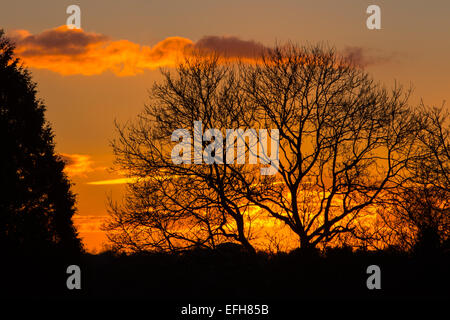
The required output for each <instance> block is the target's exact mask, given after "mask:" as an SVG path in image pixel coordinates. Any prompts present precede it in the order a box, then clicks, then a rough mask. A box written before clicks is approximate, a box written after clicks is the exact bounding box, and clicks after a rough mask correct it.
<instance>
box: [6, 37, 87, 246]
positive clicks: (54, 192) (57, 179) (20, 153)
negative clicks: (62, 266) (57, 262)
mask: <svg viewBox="0 0 450 320" xmlns="http://www.w3.org/2000/svg"><path fill="white" fill-rule="evenodd" d="M45 108H46V107H45V105H44V104H43V103H42V101H41V100H39V99H38V98H37V97H36V84H35V83H34V82H33V81H32V80H31V76H30V74H29V72H28V71H27V70H26V69H25V68H24V67H23V66H21V65H20V61H19V59H18V58H16V57H14V45H13V44H12V43H11V42H10V40H9V39H8V38H7V37H6V36H5V35H4V32H3V30H1V29H0V154H1V157H0V249H3V250H11V251H15V252H17V251H18V250H19V251H32V252H41V251H49V250H54V249H56V250H59V249H61V250H64V252H67V253H69V252H81V251H82V245H81V242H80V239H79V238H78V236H77V233H76V230H75V228H74V226H73V223H72V215H73V214H74V212H75V207H74V205H75V196H74V195H73V194H72V192H71V190H70V182H69V181H68V179H67V177H66V176H65V174H64V173H63V169H64V165H65V164H64V162H63V160H62V159H61V158H60V157H58V156H57V155H56V154H55V151H54V142H53V133H52V129H51V127H50V125H49V123H48V122H47V121H46V119H45V117H44V112H45ZM2 247H3V248H2Z"/></svg>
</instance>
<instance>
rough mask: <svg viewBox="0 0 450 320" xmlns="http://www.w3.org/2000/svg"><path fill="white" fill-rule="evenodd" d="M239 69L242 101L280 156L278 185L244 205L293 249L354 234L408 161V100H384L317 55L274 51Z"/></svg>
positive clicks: (404, 95)
mask: <svg viewBox="0 0 450 320" xmlns="http://www.w3.org/2000/svg"><path fill="white" fill-rule="evenodd" d="M244 69H245V71H244V72H245V77H244V78H245V80H246V85H245V90H246V93H247V95H248V97H249V99H251V103H252V104H254V105H257V106H258V109H257V114H258V115H259V119H260V121H263V122H264V126H266V127H275V128H277V129H279V132H280V150H281V155H280V168H279V172H280V174H279V176H278V177H279V182H278V183H272V184H271V185H270V188H265V189H264V190H261V191H258V190H256V189H253V190H252V191H251V192H248V193H247V198H248V199H249V200H250V201H252V202H253V203H254V204H255V205H257V206H259V207H261V208H263V209H265V210H266V211H267V212H269V213H270V215H271V216H272V217H274V218H276V219H280V220H282V221H283V222H285V223H286V225H288V226H289V227H290V228H291V229H292V231H294V232H295V233H296V234H297V235H298V237H299V246H300V247H303V248H308V247H316V246H317V245H319V244H322V245H326V244H327V243H330V242H331V241H332V240H333V239H334V238H335V237H336V236H338V235H341V234H348V233H355V234H356V233H357V232H358V231H359V230H358V229H359V226H360V224H359V223H358V218H361V217H362V216H364V215H369V214H371V211H370V208H371V207H372V206H373V205H374V202H375V200H376V199H377V198H378V196H379V195H380V194H381V193H382V192H383V191H384V190H385V189H387V188H392V187H394V186H395V185H396V184H398V183H399V181H396V180H397V179H396V178H398V177H399V173H400V172H401V171H402V170H403V169H404V168H405V166H406V163H407V160H408V159H409V149H410V145H411V141H412V138H413V137H412V133H413V132H414V126H413V124H412V122H411V115H410V112H409V108H408V106H407V100H408V96H409V91H407V92H404V90H402V88H400V87H395V88H393V89H392V91H391V92H389V91H388V90H387V89H385V88H383V87H382V86H381V85H379V84H377V83H375V82H374V81H373V80H372V79H371V78H370V77H369V76H368V74H367V73H365V72H364V71H363V70H361V69H359V68H358V67H356V66H355V65H354V64H353V63H352V61H350V60H347V59H345V58H342V57H339V55H337V54H336V53H335V51H334V50H333V49H327V48H324V47H321V46H314V47H303V48H300V47H297V46H295V45H292V44H288V45H286V46H279V47H276V48H275V49H274V50H273V51H269V52H267V53H266V55H265V56H264V57H263V60H262V63H260V64H255V65H251V66H246V67H245V68H244Z"/></svg>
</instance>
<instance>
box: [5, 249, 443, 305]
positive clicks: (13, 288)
mask: <svg viewBox="0 0 450 320" xmlns="http://www.w3.org/2000/svg"><path fill="white" fill-rule="evenodd" d="M2 258H3V257H2ZM11 258H12V257H9V259H8V263H2V265H1V270H0V271H1V272H2V275H3V277H4V279H5V280H6V281H5V280H3V282H2V286H1V289H0V290H1V291H2V293H8V295H9V297H19V298H22V297H29V298H44V299H45V298H56V299H116V300H120V299H145V300H148V301H152V302H155V301H203V302H205V301H231V300H233V299H234V300H233V301H235V300H236V299H247V300H248V299H250V300H258V299H259V300H261V301H281V302H283V301H284V302H286V301H293V300H297V301H303V300H304V299H306V300H308V299H356V300H359V299H390V298H419V299H433V298H438V299H449V298H450V295H449V290H448V288H449V286H450V275H449V273H448V270H450V256H449V254H448V253H447V254H443V253H442V254H433V255H427V256H421V255H413V254H405V253H403V252H398V251H395V250H393V249H390V250H384V251H377V252H367V251H356V252H355V251H352V250H351V249H350V248H333V249H329V250H327V251H325V252H322V253H319V252H318V251H316V250H309V251H305V250H296V251H293V252H291V253H289V254H287V253H279V254H274V255H269V254H266V253H257V254H255V255H250V254H248V253H246V252H245V250H243V249H239V248H237V247H232V248H221V249H217V250H209V249H197V250H190V251H188V252H185V253H180V254H168V253H160V254H156V253H153V254H152V253H141V254H138V253H135V254H131V255H125V254H115V253H113V252H104V253H101V254H98V255H91V254H85V255H83V256H82V257H79V258H78V259H74V258H70V257H67V258H56V257H55V256H53V257H42V256H39V257H37V256H36V257H33V256H29V257H27V258H25V257H24V256H20V257H16V259H15V260H14V259H11ZM2 260H3V259H2ZM3 261H4V260H3ZM71 264H78V265H79V266H80V268H81V276H82V285H81V290H68V289H67V287H66V279H67V277H68V275H67V274H66V268H67V266H68V265H71ZM369 265H378V266H379V267H380V269H381V290H369V289H368V288H367V286H366V280H367V278H368V277H369V275H368V274H367V273H366V270H367V267H368V266H369ZM300 299H301V300H300Z"/></svg>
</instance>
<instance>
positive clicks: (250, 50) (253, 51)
mask: <svg viewBox="0 0 450 320" xmlns="http://www.w3.org/2000/svg"><path fill="white" fill-rule="evenodd" d="M194 47H195V48H198V49H209V50H213V51H216V52H218V53H220V54H223V55H224V56H225V57H242V58H255V57H257V56H260V55H261V53H262V52H263V51H265V50H266V49H267V48H266V47H265V46H264V45H263V44H261V43H260V42H256V41H253V40H241V39H239V38H237V37H225V36H205V37H203V38H201V39H200V40H198V41H197V42H196V43H195V44H194Z"/></svg>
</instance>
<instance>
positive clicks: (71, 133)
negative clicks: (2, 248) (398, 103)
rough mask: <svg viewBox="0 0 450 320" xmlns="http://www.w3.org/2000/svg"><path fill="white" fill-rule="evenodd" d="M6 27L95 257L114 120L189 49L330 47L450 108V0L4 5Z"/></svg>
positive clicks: (112, 187)
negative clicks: (377, 12) (375, 22)
mask: <svg viewBox="0 0 450 320" xmlns="http://www.w3.org/2000/svg"><path fill="white" fill-rule="evenodd" d="M71 4H77V5H79V6H80V8H81V27H82V30H76V31H69V30H68V29H67V28H66V27H65V23H66V19H67V17H68V16H69V15H68V14H67V13H66V8H67V6H69V5H71ZM371 4H376V5H379V6H380V7H381V26H382V29H381V30H368V29H367V28H366V19H367V17H368V14H367V13H366V8H367V7H368V6H369V5H371ZM0 22H1V23H0V28H3V29H4V30H5V31H6V33H7V34H8V36H10V37H11V38H12V39H14V41H15V42H16V44H17V48H16V53H17V55H18V56H19V57H21V58H22V59H23V61H24V63H25V65H27V66H29V68H30V70H31V72H32V75H33V79H34V81H36V82H37V84H38V92H39V93H38V94H39V97H40V98H41V99H43V100H44V101H45V104H46V105H47V114H46V116H47V119H48V120H49V121H50V122H51V125H52V127H53V130H54V133H55V141H56V150H57V152H58V153H59V154H61V155H62V157H63V158H64V159H65V160H66V162H67V164H68V165H67V169H66V172H67V174H68V176H69V177H70V179H71V181H72V182H73V183H74V186H73V191H74V192H75V193H76V194H77V208H78V213H77V215H76V217H75V218H74V221H75V224H76V225H77V227H78V229H79V231H80V235H81V237H82V239H83V241H84V244H85V246H86V248H87V249H88V250H90V251H93V250H101V248H102V243H103V242H104V241H105V240H106V238H105V235H104V233H103V232H101V230H100V229H99V226H100V225H101V223H102V221H103V220H104V218H105V217H107V212H106V202H107V196H108V195H111V196H112V198H113V199H114V200H117V201H120V200H121V197H122V194H123V190H124V183H125V182H126V179H124V177H123V176H121V175H120V174H118V173H113V172H112V171H111V168H112V166H113V163H112V161H113V155H112V149H111V147H110V145H109V143H110V141H111V140H112V139H113V138H114V137H115V130H114V120H117V121H118V122H119V123H124V122H126V121H131V120H133V119H134V118H135V117H136V115H137V114H138V113H139V112H140V111H141V110H142V109H143V107H144V104H145V103H146V102H147V99H148V98H147V96H148V92H147V90H148V89H150V88H151V86H152V84H153V83H154V81H158V79H160V75H159V68H160V67H168V68H170V67H171V66H173V63H174V62H175V61H176V59H177V58H179V57H180V55H182V54H183V52H186V51H185V50H186V49H189V48H192V47H196V46H197V47H209V48H215V49H219V50H223V51H225V52H227V53H228V54H230V55H243V56H248V57H251V56H252V54H253V53H254V52H255V51H257V50H258V49H259V48H262V47H264V46H272V45H273V44H274V43H276V42H284V41H287V40H290V41H293V42H295V43H298V44H306V43H308V42H309V43H316V42H324V43H326V44H329V45H333V46H335V47H336V48H337V49H338V51H339V52H343V53H344V54H351V55H353V56H354V57H355V58H356V59H358V60H359V61H360V63H361V64H362V65H364V66H365V68H366V69H367V70H368V71H369V72H370V73H372V74H373V75H374V77H375V78H376V79H377V80H380V81H382V82H384V83H385V84H386V85H393V84H394V82H395V81H397V82H400V83H402V84H405V85H406V86H408V85H412V86H413V87H414V93H413V96H412V98H411V100H410V101H411V102H412V103H418V102H419V101H420V99H423V100H424V102H425V104H429V105H433V104H434V105H439V106H440V105H442V103H443V101H444V100H447V101H448V100H449V99H450V78H449V75H450V62H449V57H450V41H449V38H448V34H449V30H450V2H449V1H448V0H436V1H433V2H426V1H423V0H408V1H407V0H397V1H379V0H374V1H355V0H339V1H336V0H320V1H317V0H308V1H306V0H281V1H265V0H259V1H253V0H246V1H242V0H241V1H235V0H227V1H223V0H216V1H211V0H209V1H208V0H183V1H175V0H172V1H145V0H140V1H138V0H130V1H103V0H95V1H48V0H42V1H33V2H32V1H21V0H16V1H9V2H6V1H5V2H4V3H2V5H1V11H0Z"/></svg>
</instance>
